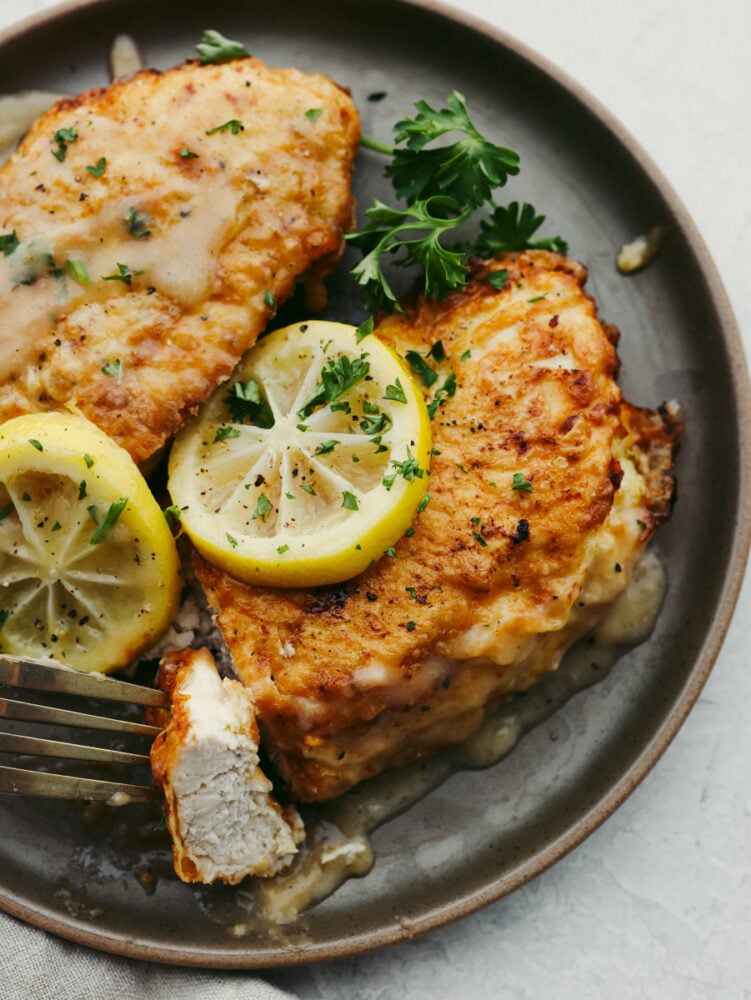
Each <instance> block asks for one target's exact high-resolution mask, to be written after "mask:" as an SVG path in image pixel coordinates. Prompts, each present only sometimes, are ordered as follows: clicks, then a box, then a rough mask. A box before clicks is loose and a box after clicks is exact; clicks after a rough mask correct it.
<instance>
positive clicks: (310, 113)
mask: <svg viewBox="0 0 751 1000" xmlns="http://www.w3.org/2000/svg"><path fill="white" fill-rule="evenodd" d="M322 114H323V109H322V108H308V110H307V111H306V112H305V117H306V118H307V119H308V121H309V122H310V123H311V125H314V124H315V123H316V122H317V121H318V119H319V118H320V117H321V115H322Z"/></svg>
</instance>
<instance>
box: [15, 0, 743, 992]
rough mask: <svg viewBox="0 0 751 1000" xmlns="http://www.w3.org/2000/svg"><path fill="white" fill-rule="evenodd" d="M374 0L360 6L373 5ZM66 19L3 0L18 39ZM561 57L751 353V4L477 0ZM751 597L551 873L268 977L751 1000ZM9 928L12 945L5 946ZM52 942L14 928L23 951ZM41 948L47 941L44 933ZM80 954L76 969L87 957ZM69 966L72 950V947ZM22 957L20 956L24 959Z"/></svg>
mask: <svg viewBox="0 0 751 1000" xmlns="http://www.w3.org/2000/svg"><path fill="white" fill-rule="evenodd" d="M353 2H354V0H353ZM52 6H54V3H53V2H52V0H2V2H1V3H0V28H4V27H6V26H8V25H10V24H12V23H14V22H15V21H17V20H20V19H21V18H22V17H25V16H27V15H28V14H31V13H34V12H36V11H39V10H42V9H45V8H47V7H52ZM453 6H454V7H457V8H460V9H462V10H464V11H467V12H470V13H472V14H474V15H476V16H477V17H478V18H481V19H484V20H485V21H487V22H489V23H492V24H494V25H495V26H497V27H499V28H501V29H503V30H504V31H506V32H508V33H509V34H510V35H512V36H514V37H515V38H517V39H519V40H520V41H522V42H524V43H525V44H526V45H527V46H529V47H530V48H532V49H534V50H536V51H537V52H539V53H541V54H542V55H544V56H546V57H547V58H548V59H550V60H551V61H552V62H553V63H555V64H556V65H557V66H558V67H560V68H561V69H563V70H565V71H566V72H567V73H568V74H569V75H570V76H571V77H572V78H573V79H575V80H576V81H578V83H580V84H581V85H583V86H584V87H585V88H586V89H588V90H589V91H590V93H592V94H593V95H594V96H595V97H596V98H597V99H598V100H599V101H600V102H601V103H602V104H603V105H604V106H605V107H606V108H608V109H609V110H610V111H611V112H612V113H613V114H614V115H615V116H616V117H617V118H618V119H619V120H620V121H621V123H622V124H623V125H624V126H625V127H626V128H627V129H628V130H629V131H630V132H631V133H632V134H633V136H634V137H635V138H636V139H637V141H638V142H639V143H640V144H641V145H642V146H643V148H644V149H645V150H646V151H647V153H648V154H649V155H650V156H651V157H652V159H653V160H654V161H655V162H656V163H657V164H658V166H659V167H660V168H661V170H662V171H663V173H664V174H665V175H666V177H667V178H668V180H669V181H670V182H671V183H672V185H673V187H674V188H675V190H676V191H677V193H678V195H679V197H680V198H681V199H682V200H683V202H684V204H685V206H686V207H687V209H688V211H689V213H690V214H691V216H692V217H693V219H694V221H695V223H696V225H697V227H698V229H699V231H700V233H701V234H702V236H703V238H704V240H705V241H706V243H707V245H708V247H709V250H710V252H711V254H712V256H713V258H714V260H715V263H716V264H717V267H718V269H719V272H720V275H721V277H722V279H723V281H724V283H725V287H726V289H727V291H728V294H729V297H730V299H731V302H732V305H733V308H734V310H735V313H736V318H737V320H738V323H739V325H740V328H741V332H742V335H743V336H744V341H745V345H746V350H747V352H748V351H749V348H751V281H749V278H748V267H749V260H751V112H750V111H749V98H750V97H751V61H749V58H748V53H749V50H751V7H749V4H748V0H715V2H714V3H713V4H711V5H707V4H705V3H700V2H698V0H683V2H682V3H677V2H676V0H631V2H630V3H628V4H625V3H624V4H613V3H603V2H602V0H570V2H569V3H567V4H562V3H560V0H529V2H527V3H523V4H522V3H517V4H504V3H501V2H500V0H462V2H460V3H455V4H453ZM750 622H751V586H749V585H748V582H747V584H746V586H745V587H744V590H743V592H742V594H741V598H740V602H739V604H738V608H737V611H736V614H735V618H734V623H733V625H732V627H731V629H730V633H729V635H728V637H727V640H726V642H725V645H724V647H723V650H722V652H721V653H720V656H719V659H718V661H717V664H716V667H715V669H714V671H713V674H712V676H711V677H710V679H709V682H708V684H707V686H706V688H705V690H704V692H703V694H702V695H701V697H700V698H699V701H698V703H697V705H696V706H695V708H694V710H693V711H692V713H691V714H690V716H689V718H688V720H687V722H686V723H685V725H684V726H683V728H682V730H681V731H680V733H679V735H678V737H677V739H676V740H675V741H674V743H673V744H672V746H671V747H670V748H669V749H668V751H667V753H666V754H665V756H664V757H663V758H662V760H661V761H660V762H659V764H658V765H657V767H656V768H655V769H654V771H653V772H652V773H651V774H650V775H649V776H648V777H647V779H646V780H645V781H644V782H643V784H642V785H641V786H640V787H639V788H638V789H637V790H636V792H635V793H634V794H633V795H632V796H631V797H630V798H629V799H628V800H627V802H626V803H625V804H624V805H623V806H622V807H621V808H620V809H619V810H618V811H617V812H616V813H615V815H614V816H612V817H611V818H610V819H609V820H608V821H607V822H606V823H605V824H604V825H603V826H602V827H601V828H600V829H599V830H597V831H596V832H595V833H594V834H593V835H592V836H591V837H590V838H589V839H588V840H587V841H585V843H584V844H582V845H581V846H580V847H579V848H577V849H576V850H575V851H574V852H573V853H571V854H570V855H569V856H567V857H566V858H564V859H563V860H562V861H561V862H559V863H558V864H557V865H555V867H554V868H552V869H551V870H550V871H548V872H546V873H545V874H543V875H541V876H540V877H538V878H537V879H536V880H534V881H533V882H532V883H530V884H529V885H527V886H526V887H524V888H522V889H521V890H519V891H517V892H516V893H515V894H513V895H512V896H510V897H508V898H506V899H504V900H502V901H500V902H498V903H496V904H494V905H492V906H490V907H488V908H486V909H485V910H483V911H482V912H480V913H477V914H475V915H474V916H471V917H469V918H467V919H465V920H463V921H461V922H459V923H457V924H454V925H452V926H450V927H448V928H445V929H443V930H440V931H437V932H434V933H432V934H429V935H427V936H425V937H423V938H420V939H418V940H415V941H413V942H410V943H408V944H403V945H399V946H395V947H392V948H390V949H387V950H385V951H382V952H378V953H375V954H370V955H364V956H361V957H359V958H353V959H348V960H343V961H340V962H337V963H325V964H322V965H317V966H311V967H307V968H298V969H292V970H288V971H281V972H275V973H272V974H269V975H268V976H266V982H267V983H273V984H275V985H276V986H277V987H279V988H280V989H281V990H287V991H290V992H291V993H293V994H296V995H298V996H299V997H301V998H325V1000H338V998H342V1000H417V998H423V997H425V998H430V1000H449V998H454V997H464V996H470V997H472V998H473V1000H491V998H493V1000H498V998H505V997H509V998H514V1000H517V998H518V1000H524V998H541V997H551V998H555V1000H567V998H576V1000H587V998H590V997H591V998H598V1000H599V998H601V997H617V998H628V1000H631V998H634V1000H636V998H642V997H645V998H646V997H649V998H653V997H654V998H660V1000H664V998H668V1000H670V998H676V1000H677V998H680V1000H715V998H718V997H722V998H723V1000H741V998H751V944H750V943H751V850H749V845H750V843H751V776H750V770H751V768H750V766H749V761H751V726H749V725H748V723H747V720H746V712H747V710H748V705H749V704H750V703H751V670H750V669H749V667H751V647H750V645H749V642H748V640H747V637H746V629H747V627H748V624H749V623H750ZM5 926H6V925H5V924H2V925H0V940H2V939H3V935H4V933H5ZM39 935H41V932H38V931H35V930H32V929H27V928H24V927H21V926H20V925H18V926H14V927H13V937H12V939H11V938H10V937H9V938H8V940H6V941H3V953H4V955H6V956H7V955H8V954H9V948H8V945H9V944H12V946H13V949H16V948H18V947H19V946H24V945H25V944H29V945H31V944H34V945H35V947H36V954H37V955H42V954H43V945H39V938H38V936H39ZM35 936H37V937H35ZM65 948H66V949H67V951H65V952H64V953H63V954H64V955H65V956H67V957H68V958H69V959H70V969H71V970H72V969H74V968H75V967H76V966H75V959H76V957H77V956H76V953H77V952H78V951H80V949H77V948H76V947H75V946H67V945H66V946H65ZM54 957H55V961H57V962H60V951H59V950H57V951H55V952H54ZM4 962H5V959H4ZM66 965H67V964H66V963H65V962H61V963H60V965H58V966H57V967H56V968H55V976H54V982H52V981H51V977H50V976H49V975H46V976H45V973H44V970H43V968H42V966H41V965H40V970H39V972H38V974H37V975H36V977H35V978H30V977H29V975H28V974H27V973H24V970H23V968H21V967H20V964H19V965H18V966H13V965H11V966H8V965H5V966H4V972H3V973H2V979H4V980H5V983H4V985H3V987H2V993H3V995H4V996H6V997H11V998H12V1000H15V998H19V1000H21V998H23V1000H28V998H36V997H40V998H43V997H47V996H50V997H51V996H55V997H58V998H68V997H70V998H76V1000H78V998H84V997H106V996H114V995H118V996H120V997H130V996H133V997H135V996H158V997H160V998H162V997H165V998H166V997H193V996H195V997H201V1000H203V998H210V997H225V996H226V997H230V996H231V997H258V996H265V995H267V994H265V993H263V992H259V990H260V989H261V988H260V984H259V983H258V981H257V979H256V978H255V977H254V976H252V974H249V973H247V974H243V973H237V974H235V973H226V974H210V973H209V974H195V973H193V974H190V973H188V972H184V973H183V972H182V971H181V970H175V969H157V968H151V969H146V968H145V967H144V968H143V969H139V968H138V965H139V964H138V963H126V962H121V961H119V960H114V959H109V958H106V957H102V959H101V963H100V964H99V965H97V966H96V967H95V966H90V968H92V970H93V969H94V968H96V972H95V973H93V975H94V976H95V978H90V979H89V981H88V982H84V981H83V980H82V979H80V978H78V979H75V980H74V979H73V978H72V974H71V977H69V976H68V975H67V973H66Z"/></svg>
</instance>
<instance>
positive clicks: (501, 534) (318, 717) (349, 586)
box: [195, 251, 680, 801]
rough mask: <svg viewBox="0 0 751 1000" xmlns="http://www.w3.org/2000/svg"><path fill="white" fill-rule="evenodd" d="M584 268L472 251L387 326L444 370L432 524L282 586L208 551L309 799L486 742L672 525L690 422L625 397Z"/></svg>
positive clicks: (405, 347) (299, 794)
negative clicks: (465, 269)
mask: <svg viewBox="0 0 751 1000" xmlns="http://www.w3.org/2000/svg"><path fill="white" fill-rule="evenodd" d="M585 278H586V271H585V269H584V268H583V267H582V266H581V265H580V264H578V263H575V262H573V261H571V260H568V259H566V258H565V257H562V256H559V255H556V254H551V253H547V252H543V251H539V252H526V253H518V254H512V255H509V256H507V257H504V258H502V259H499V260H496V261H475V262H474V264H473V269H472V280H471V281H470V283H469V284H468V285H467V286H466V288H465V289H464V290H463V291H461V292H458V293H456V294H453V295H452V296H451V297H450V298H448V299H446V300H445V301H442V302H435V301H433V302H425V301H421V300H420V301H417V302H416V303H415V304H414V305H413V307H411V308H409V307H408V308H407V310H406V311H405V313H403V314H395V315H393V316H391V317H388V318H386V319H384V320H383V321H382V322H381V323H380V324H379V325H378V327H377V330H376V335H377V336H379V337H380V338H382V339H383V340H384V341H386V342H387V343H389V344H392V345H394V346H395V347H396V349H397V350H398V351H399V353H400V354H402V355H404V356H407V357H408V358H409V357H411V358H412V359H413V361H414V359H416V358H417V357H418V355H419V357H420V358H421V359H422V360H423V362H425V364H426V365H427V366H428V367H429V368H430V369H432V370H433V371H434V373H435V375H436V376H437V378H435V379H433V376H428V375H427V374H426V373H425V372H424V371H423V377H424V380H425V381H432V385H431V386H430V387H427V386H426V395H427V399H428V402H429V404H430V409H431V411H432V412H433V414H434V416H433V438H434V451H433V458H432V463H431V469H430V478H429V486H428V489H429V493H430V499H429V502H428V504H427V506H425V507H424V509H423V510H422V511H421V512H419V513H418V514H417V516H416V518H415V521H414V525H413V529H414V530H413V531H409V532H408V533H407V535H406V536H405V537H403V538H402V539H401V540H400V541H399V542H398V544H397V545H396V546H395V548H394V549H393V551H391V552H388V553H386V554H385V555H384V556H383V557H382V558H381V559H379V560H378V561H377V562H376V563H375V564H374V565H373V566H371V568H370V569H368V570H367V571H366V572H365V573H363V574H362V575H360V576H359V577H357V578H355V579H352V580H350V581H348V582H346V583H344V584H342V585H339V586H332V587H327V588H318V589H310V590H281V589H269V588H266V589H264V588H260V587H254V586H250V585H247V584H244V583H240V582H238V581H236V580H234V579H232V578H231V577H230V576H228V575H227V574H225V573H223V572H222V571H220V570H218V569H216V568H215V567H213V566H210V565H208V564H207V563H205V562H203V561H202V560H200V559H198V558H196V561H195V565H196V571H197V575H198V578H199V580H200V582H201V583H202V585H203V587H204V590H205V592H206V595H207V599H208V603H209V606H210V607H211V608H212V609H213V610H214V611H215V612H216V615H217V624H218V625H219V627H220V629H221V631H222V633H223V635H224V638H225V640H226V643H227V645H228V647H229V651H230V653H231V655H232V658H233V661H234V666H235V669H236V671H237V674H238V676H239V677H240V679H241V680H242V681H243V682H244V683H245V684H246V686H247V687H248V688H249V690H250V692H251V696H252V699H253V702H254V704H255V708H256V713H257V716H258V719H259V722H260V726H261V731H262V734H263V739H264V746H265V748H266V751H267V752H268V753H269V754H270V756H271V757H272V759H273V761H274V764H275V766H276V767H277V769H278V770H279V772H280V774H281V775H282V776H283V778H284V780H285V781H286V782H287V783H288V785H289V786H290V788H291V791H292V794H293V796H294V797H295V798H297V799H299V800H310V801H315V800H326V799H329V798H332V797H334V796H336V795H338V794H340V793H342V792H344V791H345V790H346V789H348V788H350V787H351V786H352V785H354V784H355V783H357V782H359V781H361V780H363V779H364V778H367V777H369V776H372V775H374V774H376V773H377V772H379V771H381V770H383V769H385V768H389V767H394V766H396V765H401V764H405V763H407V762H410V761H414V760H416V759H419V758H420V757H422V756H425V755H427V754H430V753H432V752H434V751H435V750H437V749H438V748H440V747H444V746H447V745H450V744H454V743H457V742H459V741H462V740H464V739H465V738H467V737H468V736H469V735H470V734H471V733H472V732H474V731H475V730H476V729H477V728H478V727H479V725H480V724H481V722H482V720H483V718H484V716H485V714H486V712H487V711H489V710H490V709H492V708H494V707H495V706H497V705H498V704H499V703H501V702H502V701H504V700H505V699H507V698H508V697H509V696H510V695H512V694H514V693H515V692H520V691H525V690H527V689H528V688H530V687H531V686H532V685H534V684H535V683H536V682H537V681H539V680H540V679H541V678H542V677H543V676H544V675H545V674H546V673H548V672H549V671H552V670H554V669H556V667H557V666H558V664H559V662H560V660H561V657H562V655H563V653H564V652H565V651H566V649H567V648H568V647H569V646H570V645H571V644H572V643H573V642H574V641H575V640H576V639H577V638H579V637H580V636H581V635H582V634H583V633H585V632H586V631H587V630H589V629H590V628H592V626H593V625H594V624H595V623H596V622H597V621H598V620H599V619H600V618H601V617H602V616H603V614H604V613H605V611H607V610H608V609H609V608H610V607H611V606H612V605H613V604H614V602H615V601H616V600H617V598H618V597H619V596H620V595H621V594H622V593H623V591H624V589H625V587H626V584H627V581H628V579H629V576H630V574H631V572H632V569H633V567H634V565H635V563H636V561H637V559H638V556H639V555H640V553H641V552H642V550H643V548H644V546H645V544H646V543H647V541H648V539H649V538H650V536H651V535H652V533H653V532H654V530H655V528H656V527H657V526H658V524H659V523H660V522H661V521H663V520H664V519H665V518H666V516H667V514H668V511H669V507H670V504H671V499H672V496H673V479H672V475H671V466H672V453H673V448H674V446H675V445H676V443H677V440H678V436H679V432H680V428H679V426H678V420H677V417H675V416H674V415H671V412H670V411H669V410H664V411H654V410H647V409H639V408H637V407H635V406H632V405H631V404H629V403H628V402H626V401H625V400H624V398H623V396H622V394H621V391H620V389H619V387H618V385H617V383H616V381H615V376H616V373H617V368H618V359H617V355H616V349H615V343H616V340H617V331H616V330H615V329H614V328H613V327H610V326H607V325H605V324H603V323H602V322H601V321H600V320H599V319H598V315H597V308H596V305H595V302H594V301H593V299H592V298H591V297H590V296H589V295H588V294H587V293H585V291H584V289H583V284H584V281H585ZM364 346H366V345H364ZM408 352H416V353H415V354H408ZM418 367H422V366H418Z"/></svg>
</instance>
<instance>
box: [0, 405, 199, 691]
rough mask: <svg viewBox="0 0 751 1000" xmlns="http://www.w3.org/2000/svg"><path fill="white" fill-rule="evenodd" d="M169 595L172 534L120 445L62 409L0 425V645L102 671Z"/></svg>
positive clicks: (149, 632)
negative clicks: (61, 410)
mask: <svg viewBox="0 0 751 1000" xmlns="http://www.w3.org/2000/svg"><path fill="white" fill-rule="evenodd" d="M179 596H180V566H179V560H178V556H177V550H176V546H175V541H174V539H173V537H172V533H171V531H170V529H169V527H168V525H167V523H166V521H165V519H164V515H163V513H162V511H161V509H160V507H159V505H158V504H157V502H156V500H155V499H154V497H153V496H152V494H151V493H150V491H149V488H148V485H147V484H146V481H145V480H144V479H143V477H142V476H141V473H140V472H139V471H138V469H137V467H136V465H135V464H134V462H133V460H132V459H131V457H130V455H128V453H127V452H126V451H124V450H123V449H122V448H120V447H119V445H117V444H115V442H114V441H112V440H111V439H110V438H108V437H107V436H106V435H105V434H104V433H103V432H102V431H100V430H99V429H98V428H97V427H95V426H94V425H93V424H91V423H89V421H88V420H86V419H85V418H83V417H80V416H75V415H73V414H68V413H41V414H32V415H28V416H21V417H16V418H14V419H12V420H8V421H7V422H6V423H4V424H2V425H0V651H2V652H3V653H9V654H11V655H14V656H22V657H31V658H35V659H51V660H55V661H58V662H60V663H64V664H67V665H68V666H70V667H73V668H75V669H76V670H83V671H90V670H99V671H103V672H108V671H110V670H114V669H115V668H117V667H121V666H124V665H125V664H127V663H129V662H130V661H131V660H133V659H134V658H135V657H136V655H137V654H138V653H139V652H141V651H143V650H144V649H145V648H146V647H148V646H149V645H151V644H152V643H153V642H154V641H155V640H156V639H157V638H158V637H159V635H160V634H161V633H162V632H163V631H164V630H165V629H166V627H167V625H168V624H169V622H170V619H171V618H172V615H173V614H174V612H175V610H176V607H177V604H178V601H179Z"/></svg>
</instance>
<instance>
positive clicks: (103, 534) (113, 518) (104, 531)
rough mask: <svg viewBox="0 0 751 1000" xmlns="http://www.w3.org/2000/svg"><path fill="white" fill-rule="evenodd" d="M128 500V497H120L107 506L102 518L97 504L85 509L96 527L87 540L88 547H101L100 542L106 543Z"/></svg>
mask: <svg viewBox="0 0 751 1000" xmlns="http://www.w3.org/2000/svg"><path fill="white" fill-rule="evenodd" d="M128 499H129V498H128V497H120V499H119V500H115V502H114V503H111V504H110V505H109V507H108V509H107V513H106V514H105V515H104V517H102V514H101V509H100V507H99V506H98V505H97V504H91V506H90V507H87V508H86V509H87V511H88V512H89V517H90V518H91V520H92V521H93V522H94V524H95V525H96V526H97V527H96V531H95V532H94V534H93V535H92V536H91V538H90V539H89V545H101V544H102V542H104V541H106V539H107V538H108V536H109V534H110V532H111V531H112V529H113V528H114V526H115V524H116V522H117V519H118V518H119V517H120V515H121V514H122V512H123V511H124V510H125V508H126V506H127V504H128Z"/></svg>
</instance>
